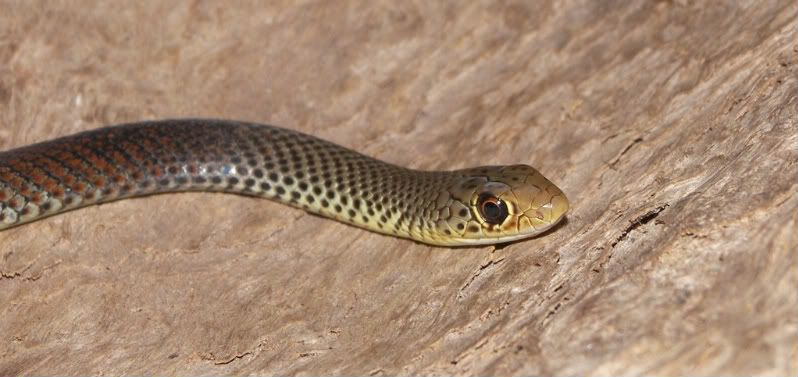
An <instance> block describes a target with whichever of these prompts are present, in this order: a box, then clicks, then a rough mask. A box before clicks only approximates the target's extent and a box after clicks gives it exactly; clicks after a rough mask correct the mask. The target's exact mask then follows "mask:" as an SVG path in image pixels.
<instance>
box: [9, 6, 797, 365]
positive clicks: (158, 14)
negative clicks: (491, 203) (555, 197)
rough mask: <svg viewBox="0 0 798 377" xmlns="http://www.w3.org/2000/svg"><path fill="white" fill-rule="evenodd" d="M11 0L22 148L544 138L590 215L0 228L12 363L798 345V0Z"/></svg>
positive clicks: (732, 356)
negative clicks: (242, 128) (439, 228)
mask: <svg viewBox="0 0 798 377" xmlns="http://www.w3.org/2000/svg"><path fill="white" fill-rule="evenodd" d="M264 4H265V3H262V2H256V1H253V2H241V3H236V6H231V5H229V4H228V3H225V2H177V3H176V2H171V1H149V2H129V3H123V4H120V3H114V2H107V1H81V2H57V3H55V2H28V1H13V0H12V1H2V2H0V149H3V150H5V149H9V148H13V147H16V146H21V145H25V144H29V143H33V142H36V141H42V140H46V139H49V138H53V137H56V136H61V135H65V134H69V133H73V132H76V131H80V130H86V129H91V128H95V127H100V126H103V125H107V124H114V123H120V122H126V121H137V120H143V119H155V118H170V117H219V118H234V119H243V120H249V121H256V122H262V123H272V124H278V125H281V126H284V127H289V128H295V129H299V130H302V131H304V132H308V133H312V134H314V135H317V136H320V137H323V138H326V139H328V140H332V141H334V142H337V143H340V144H343V145H346V146H349V147H352V148H354V149H357V150H360V151H362V152H364V153H366V154H369V155H372V156H375V157H378V158H381V159H384V160H387V161H391V162H394V163H398V164H402V165H406V166H410V167H415V168H427V169H454V168H463V167H468V166H475V165H487V164H510V163H529V164H531V165H534V166H536V167H537V168H538V169H540V170H541V171H542V172H543V173H544V174H545V175H546V176H548V177H549V178H550V179H552V180H553V181H554V182H556V183H558V185H559V186H560V187H562V188H563V190H564V191H565V192H566V193H567V194H568V195H569V198H570V199H571V204H572V212H571V213H570V215H569V218H568V222H567V224H565V225H564V226H562V227H560V228H558V229H557V230H556V231H555V232H552V233H549V234H547V235H545V236H543V237H539V238H536V239H532V240H528V241H525V242H519V243H515V244H512V245H509V246H506V247H502V248H493V247H485V248H471V249H445V248H434V247H428V246H425V245H421V244H416V243H413V242H409V241H405V240H400V239H394V238H390V237H385V236H381V235H377V234H373V233H369V232H366V231H363V230H360V229H356V228H352V227H348V226H346V225H343V224H339V223H335V222H332V221H329V220H325V219H322V218H319V217H315V216H310V215H307V214H305V213H304V212H302V211H299V210H294V209H287V208H286V207H283V206H280V205H278V204H275V203H272V202H269V201H265V200H258V199H253V198H246V197H237V196H230V195H221V194H203V193H195V194H179V195H163V196H156V197H149V198H142V199H133V200H127V201H121V202H116V203H111V204H107V205H102V206H98V207H93V208H87V209H84V210H80V211H74V212H71V213H68V214H64V215H61V216H56V217H53V218H49V219H46V220H43V221H40V222H37V223H35V224H30V225H27V226H23V227H19V228H14V229H11V230H8V231H5V232H2V233H0V273H2V276H0V375H18V374H28V375H30V374H34V375H43V374H60V375H88V374H113V375H120V374H125V375H144V374H175V375H198V374H204V375H210V374H214V375H222V374H261V375H263V374H304V375H321V374H324V375H410V374H412V375H586V374H587V375H620V374H624V375H637V374H647V375H680V374H691V375H796V374H797V373H798V365H797V364H796V363H798V361H796V360H798V346H797V344H798V296H796V293H795V289H796V285H797V284H798V267H797V264H798V260H796V258H797V257H798V255H797V254H796V248H798V232H796V229H797V228H798V211H797V210H796V209H797V208H798V197H797V196H796V186H798V179H796V169H797V168H798V167H797V166H796V162H797V161H798V131H797V128H796V126H797V125H798V124H797V123H798V65H796V60H797V59H796V57H797V56H798V51H797V50H796V33H795V31H796V28H798V16H797V15H798V5H797V4H796V3H795V2H791V1H766V2H759V1H741V2H735V1H727V2H712V3H711V5H709V4H710V3H705V2H693V1H680V0H676V1H631V2H617V3H610V2H597V1H590V0H582V1H563V2H545V1H541V2H538V3H536V4H532V3H529V2H521V1H506V2H504V1H501V2H500V1H481V2H466V3H463V2H457V1H451V2H416V3H411V2H394V1H382V2H372V1H360V2H357V1H353V2H347V3H344V2H325V1H305V2H301V4H297V3H294V2H290V1H286V2H282V3H281V2H270V4H271V5H268V6H263V5H264Z"/></svg>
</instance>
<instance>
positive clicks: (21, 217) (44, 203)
mask: <svg viewBox="0 0 798 377" xmlns="http://www.w3.org/2000/svg"><path fill="white" fill-rule="evenodd" d="M179 191H216V192H228V193H236V194H243V195H252V196H260V197H266V198H269V199H273V200H276V201H278V202H282V203H285V204H288V205H291V206H294V207H299V208H302V209H304V210H306V211H308V212H312V213H315V214H319V215H321V216H324V217H328V218H332V219H335V220H338V221H341V222H344V223H348V224H352V225H355V226H359V227H362V228H366V229H369V230H372V231H376V232H379V233H384V234H389V235H394V236H398V237H404V238H409V239H413V240H416V241H420V242H423V243H427V244H432V245H441V246H457V245H479V244H496V243H503V242H509V241H514V240H518V239H522V238H527V237H531V236H534V235H537V234H539V233H541V232H543V231H545V230H547V229H549V228H551V227H552V226H554V225H555V224H557V222H558V221H560V220H561V219H562V218H563V216H564V214H565V213H566V212H567V210H568V200H567V199H566V197H565V195H564V194H563V192H562V191H561V190H560V189H559V188H557V186H555V185H554V184H552V183H551V182H550V181H549V180H548V179H546V178H545V177H543V176H542V175H541V174H540V173H539V172H538V171H537V170H535V169H534V168H532V167H530V166H526V165H510V166H484V167H477V168H471V169H463V170H454V171H420V170H412V169H407V168H404V167H400V166H396V165H393V164H389V163H386V162H383V161H379V160H377V159H374V158H371V157H368V156H365V155H363V154H360V153H358V152H355V151H353V150H350V149H347V148H344V147H342V146H339V145H336V144H333V143H330V142H328V141H324V140H322V139H319V138H316V137H313V136H310V135H306V134H303V133H300V132H297V131H292V130H288V129H284V128H279V127H274V126H269V125H261V124H253V123H245V122H237V121H230V120H213V119H173V120H161V121H149V122H139V123H130V124H123V125H117V126H110V127H105V128H100V129H96V130H91V131H86V132H82V133H78V134H75V135H71V136H66V137H62V138H59V139H54V140H51V141H46V142H42V143H38V144H33V145H29V146H24V147H21V148H17V149H12V150H9V151H5V152H0V230H2V229H6V228H10V227H14V226H17V225H20V224H24V223H28V222H31V221H34V220H38V219H41V218H44V217H47V216H51V215H55V214H58V213H62V212H65V211H68V210H72V209H76V208H80V207H84V206H87V205H92V204H98V203H104V202H109V201H113V200H118V199H123V198H130V197H138V196H144V195H151V194H157V193H167V192H179Z"/></svg>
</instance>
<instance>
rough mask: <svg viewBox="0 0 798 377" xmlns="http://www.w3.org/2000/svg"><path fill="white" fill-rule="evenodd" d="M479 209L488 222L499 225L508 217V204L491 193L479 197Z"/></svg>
mask: <svg viewBox="0 0 798 377" xmlns="http://www.w3.org/2000/svg"><path fill="white" fill-rule="evenodd" d="M479 204H480V206H479V209H480V212H481V213H482V217H483V218H484V219H485V221H487V222H488V224H493V225H499V224H501V223H502V222H504V219H506V218H507V215H508V213H507V206H506V205H505V204H504V202H502V201H501V200H499V199H498V198H496V197H495V196H493V195H491V194H487V193H486V194H482V195H480V197H479Z"/></svg>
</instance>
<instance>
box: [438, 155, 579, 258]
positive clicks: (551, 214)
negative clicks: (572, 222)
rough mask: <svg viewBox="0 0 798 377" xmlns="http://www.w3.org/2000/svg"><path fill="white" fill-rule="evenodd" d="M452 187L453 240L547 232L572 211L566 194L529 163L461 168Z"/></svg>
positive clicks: (488, 241)
mask: <svg viewBox="0 0 798 377" xmlns="http://www.w3.org/2000/svg"><path fill="white" fill-rule="evenodd" d="M457 173H459V174H460V175H461V179H459V180H458V181H457V182H456V183H455V184H454V185H452V186H451V187H450V188H449V194H450V195H451V199H452V200H451V201H449V203H447V204H448V211H446V212H448V213H449V214H450V216H449V217H448V219H446V220H445V224H443V223H441V222H440V221H439V225H438V226H439V228H440V227H443V226H448V229H450V231H449V232H445V233H447V234H449V235H450V236H449V237H450V238H449V239H448V240H447V241H448V242H449V243H450V244H460V245H478V244H496V243H502V242H510V241H515V240H519V239H523V238H528V237H532V236H535V235H537V234H540V233H542V232H545V231H546V230H548V229H549V228H551V227H553V226H554V225H556V224H557V223H558V222H559V221H560V220H562V219H563V217H564V215H565V213H566V212H567V211H568V199H567V198H566V197H565V194H564V193H563V192H562V191H561V190H560V189H559V188H558V187H557V186H555V185H554V184H553V183H551V181H549V180H548V179H546V178H545V177H544V176H543V175H542V174H540V172H538V171H537V170H535V169H534V168H532V167H531V166H527V165H511V166H484V167H478V168H472V169H466V170H460V171H457Z"/></svg>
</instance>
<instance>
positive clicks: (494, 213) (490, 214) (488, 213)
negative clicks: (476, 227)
mask: <svg viewBox="0 0 798 377" xmlns="http://www.w3.org/2000/svg"><path fill="white" fill-rule="evenodd" d="M483 211H485V217H487V218H489V219H495V218H497V217H499V215H500V214H501V212H502V210H501V209H500V208H499V206H498V205H496V203H494V202H488V203H485V206H484V207H483Z"/></svg>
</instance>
